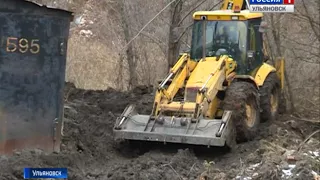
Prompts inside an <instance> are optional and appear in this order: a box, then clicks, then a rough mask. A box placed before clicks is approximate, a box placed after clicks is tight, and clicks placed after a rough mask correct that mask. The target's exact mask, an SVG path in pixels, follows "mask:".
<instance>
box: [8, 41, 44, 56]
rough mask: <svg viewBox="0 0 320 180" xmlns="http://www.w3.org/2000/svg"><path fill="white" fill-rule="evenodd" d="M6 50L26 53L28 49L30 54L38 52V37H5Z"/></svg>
mask: <svg viewBox="0 0 320 180" xmlns="http://www.w3.org/2000/svg"><path fill="white" fill-rule="evenodd" d="M6 50H7V52H16V51H19V52H21V53H26V52H28V51H30V52H31V53H32V54H38V53H39V52H40V45H39V39H31V40H28V39H25V38H21V39H18V38H16V37H8V38H7V48H6Z"/></svg>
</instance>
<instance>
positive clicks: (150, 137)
mask: <svg viewBox="0 0 320 180" xmlns="http://www.w3.org/2000/svg"><path fill="white" fill-rule="evenodd" d="M230 117H231V112H230V111H227V112H225V113H224V115H223V117H222V119H199V120H198V121H197V120H194V119H191V118H175V117H168V116H162V117H159V118H154V117H150V116H148V115H139V114H137V113H136V112H135V110H134V106H133V105H130V106H128V107H127V108H126V110H125V111H124V113H123V114H122V116H120V117H119V118H118V119H117V122H116V125H115V127H114V136H115V138H116V139H127V140H141V141H155V142H163V143H167V142H169V143H181V144H191V145H205V146H208V147H210V146H225V145H226V141H227V138H228V135H229V134H230V131H231V128H230V121H229V120H230Z"/></svg>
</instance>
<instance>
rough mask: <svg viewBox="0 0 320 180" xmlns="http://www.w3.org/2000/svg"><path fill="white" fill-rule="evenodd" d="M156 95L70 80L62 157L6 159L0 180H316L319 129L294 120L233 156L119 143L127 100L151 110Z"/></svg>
mask: <svg viewBox="0 0 320 180" xmlns="http://www.w3.org/2000/svg"><path fill="white" fill-rule="evenodd" d="M151 92H152V89H151V87H138V88H136V89H135V90H133V91H132V92H129V93H121V92H117V91H115V90H113V89H109V90H106V91H88V90H80V89H76V88H75V87H74V86H73V85H72V84H69V83H68V84H67V86H66V89H65V99H66V102H65V123H64V136H63V140H62V151H61V153H59V154H46V153H43V152H42V151H40V150H32V151H24V152H16V153H15V155H14V156H12V157H6V156H0V180H15V179H23V168H24V167H67V168H68V171H69V178H68V179H70V180H87V179H88V180H90V179H96V180H105V179H112V180H113V179H114V180H118V179H119V180H127V179H128V180H130V179H131V180H135V179H139V180H140V179H141V180H144V179H145V180H147V179H148V180H152V179H154V180H161V179H163V180H167V179H170V180H175V179H177V180H185V179H190V180H191V179H197V178H199V179H203V180H204V179H207V180H208V179H219V180H223V179H243V180H244V179H313V176H314V174H316V173H318V174H319V172H320V156H319V149H320V142H319V139H320V138H319V134H315V135H314V136H312V137H311V138H310V140H309V141H305V142H304V140H305V139H306V138H307V136H308V135H310V134H311V133H312V132H314V131H316V130H317V129H319V126H317V125H315V124H311V123H308V122H305V121H300V120H299V121H297V120H295V119H294V118H293V117H290V116H288V115H283V116H281V117H279V118H278V120H277V121H275V122H268V123H264V124H263V126H261V128H260V130H259V132H260V133H259V135H258V136H257V137H256V138H255V139H254V140H253V141H251V142H247V143H242V144H239V145H238V146H237V147H236V149H234V151H233V152H230V153H226V152H222V149H219V148H211V149H201V150H199V149H193V148H192V147H188V148H185V147H182V146H176V145H166V146H163V145H159V146H153V145H148V146H147V145H144V144H134V145H133V146H132V145H128V144H126V143H124V144H121V143H120V144H119V143H118V142H114V140H113V136H112V128H113V125H114V121H115V118H116V116H118V115H120V114H121V113H122V111H123V110H124V108H125V107H126V106H127V105H128V104H129V103H136V104H137V108H138V111H139V112H140V113H150V109H151V108H150V107H151V105H152V102H153V96H152V94H151ZM137 145H140V146H137Z"/></svg>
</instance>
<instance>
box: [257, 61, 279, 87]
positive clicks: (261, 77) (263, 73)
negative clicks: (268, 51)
mask: <svg viewBox="0 0 320 180" xmlns="http://www.w3.org/2000/svg"><path fill="white" fill-rule="evenodd" d="M275 71H276V68H274V67H273V66H271V65H269V64H267V63H263V65H262V66H261V67H260V68H259V70H258V72H257V74H256V75H255V77H254V79H255V82H256V83H257V85H258V86H262V85H263V83H264V81H265V80H266V78H267V76H268V74H269V73H270V72H275Z"/></svg>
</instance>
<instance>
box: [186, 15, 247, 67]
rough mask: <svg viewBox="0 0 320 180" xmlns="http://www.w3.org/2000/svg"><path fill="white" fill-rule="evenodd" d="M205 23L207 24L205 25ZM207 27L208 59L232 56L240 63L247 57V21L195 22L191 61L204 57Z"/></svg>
mask: <svg viewBox="0 0 320 180" xmlns="http://www.w3.org/2000/svg"><path fill="white" fill-rule="evenodd" d="M203 23H206V24H205V25H204V24H203ZM204 26H205V27H206V29H205V30H206V37H205V38H206V43H205V44H206V45H205V46H206V47H205V54H206V57H212V56H217V55H222V54H226V55H230V56H231V57H232V58H233V59H234V60H236V61H237V62H238V63H240V62H239V61H241V62H244V60H245V57H246V53H245V52H246V44H247V42H246V37H247V25H246V21H195V23H194V25H193V36H192V44H191V52H190V53H191V54H190V55H191V59H193V60H195V61H198V60H200V59H202V57H203V48H202V47H203V43H202V40H203V36H202V34H203V29H204Z"/></svg>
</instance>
